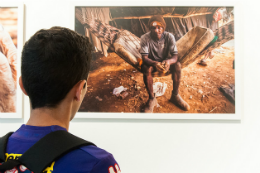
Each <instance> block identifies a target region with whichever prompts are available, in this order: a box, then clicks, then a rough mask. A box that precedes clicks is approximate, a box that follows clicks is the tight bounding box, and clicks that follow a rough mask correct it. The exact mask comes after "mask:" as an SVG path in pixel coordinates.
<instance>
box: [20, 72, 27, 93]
mask: <svg viewBox="0 0 260 173" xmlns="http://www.w3.org/2000/svg"><path fill="white" fill-rule="evenodd" d="M19 85H20V88H21V90H22V91H23V93H24V94H25V95H27V96H28V94H27V92H26V91H25V89H24V87H23V81H22V76H20V77H19Z"/></svg>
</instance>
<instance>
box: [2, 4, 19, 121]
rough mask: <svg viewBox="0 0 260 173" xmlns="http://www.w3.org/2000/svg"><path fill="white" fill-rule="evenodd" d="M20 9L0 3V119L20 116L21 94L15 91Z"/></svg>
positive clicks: (17, 71) (16, 6) (17, 73)
mask: <svg viewBox="0 0 260 173" xmlns="http://www.w3.org/2000/svg"><path fill="white" fill-rule="evenodd" d="M20 8H22V7H21V5H20V7H19V5H13V4H11V5H6V4H2V3H0V118H13V117H21V115H22V112H21V106H22V100H21V94H20V92H19V91H18V89H17V88H18V77H19V69H20V68H19V65H20V63H19V57H18V51H17V50H18V48H21V46H22V45H20V42H21V40H19V39H21V36H20V37H18V33H19V32H21V31H18V30H19V29H20V28H21V30H22V27H21V26H20V28H19V27H18V26H19V25H20V24H18V23H21V21H22V20H23V19H22V17H23V16H19V14H20V13H21V9H20ZM18 18H19V20H18ZM20 20H21V21H20ZM18 28H19V29H18ZM18 43H19V44H18Z"/></svg>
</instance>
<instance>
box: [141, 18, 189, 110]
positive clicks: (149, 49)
mask: <svg viewBox="0 0 260 173" xmlns="http://www.w3.org/2000/svg"><path fill="white" fill-rule="evenodd" d="M148 24H149V28H150V32H148V33H146V34H144V35H142V36H141V43H140V44H141V48H140V53H141V55H142V60H143V64H142V66H141V70H142V73H143V80H144V83H145V86H146V89H147V91H148V94H149V100H148V103H147V105H146V107H145V112H147V113H152V112H153V108H154V106H155V105H157V101H156V98H155V95H154V93H153V77H152V73H153V72H155V71H158V72H160V73H167V72H168V71H169V73H171V74H172V80H173V90H172V96H171V99H170V101H171V102H172V103H174V104H176V105H177V106H179V107H180V108H182V109H183V110H186V111H187V110H189V109H190V106H189V105H188V103H186V102H185V101H184V100H183V99H182V98H181V96H180V95H179V94H178V90H179V85H180V78H181V63H180V62H179V61H178V51H177V47H176V41H175V38H174V36H173V35H172V34H171V33H169V32H166V31H164V30H165V27H166V23H165V21H164V19H163V17H162V16H158V15H156V16H153V17H151V18H150V20H149V22H148Z"/></svg>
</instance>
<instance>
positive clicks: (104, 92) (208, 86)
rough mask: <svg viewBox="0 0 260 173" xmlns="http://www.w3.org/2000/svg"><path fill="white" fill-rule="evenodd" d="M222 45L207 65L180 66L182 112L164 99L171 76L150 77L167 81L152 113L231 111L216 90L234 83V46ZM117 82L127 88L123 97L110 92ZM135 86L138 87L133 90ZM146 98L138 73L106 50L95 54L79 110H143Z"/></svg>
mask: <svg viewBox="0 0 260 173" xmlns="http://www.w3.org/2000/svg"><path fill="white" fill-rule="evenodd" d="M222 48H223V50H224V51H225V54H221V53H215V56H214V58H213V59H207V63H208V65H207V66H201V65H198V64H197V62H194V63H192V64H190V65H189V66H188V67H186V68H184V69H182V78H181V84H180V87H179V94H180V95H181V96H182V98H183V99H184V100H186V101H187V102H188V104H189V105H190V107H191V109H190V110H189V111H183V110H181V109H180V108H179V107H177V106H175V105H174V104H172V103H171V102H169V101H168V100H169V99H170V97H171V91H172V80H171V76H166V77H154V78H153V79H154V82H157V81H158V82H162V83H163V82H166V83H167V89H166V92H165V94H164V95H163V96H161V97H157V101H158V104H159V105H160V107H155V109H154V112H155V113H235V105H233V104H232V103H231V102H230V101H229V100H228V99H227V98H226V97H225V96H224V95H223V94H222V93H221V92H220V91H219V87H220V86H221V85H228V84H234V83H235V70H234V69H233V60H234V48H233V47H224V46H222ZM198 61H199V60H198ZM121 85H122V86H124V87H125V88H128V89H127V92H128V93H129V95H128V96H127V97H126V98H125V99H120V98H117V97H116V96H114V95H113V94H112V91H113V89H114V88H116V87H119V86H121ZM137 86H140V88H141V89H136V87H137ZM97 96H98V97H99V98H101V99H102V101H101V99H99V98H97ZM147 100H148V94H147V91H146V89H145V85H144V82H143V75H142V73H140V72H138V71H137V70H136V69H135V68H133V67H132V66H131V65H129V64H128V63H126V62H125V61H124V60H123V59H121V58H120V57H119V56H118V55H117V54H116V53H109V55H108V57H105V56H103V55H102V54H100V53H95V57H94V58H93V61H92V67H91V72H90V76H89V79H88V91H87V94H86V96H85V98H84V100H83V102H82V105H81V107H80V110H79V111H80V112H143V109H144V106H145V104H146V102H147Z"/></svg>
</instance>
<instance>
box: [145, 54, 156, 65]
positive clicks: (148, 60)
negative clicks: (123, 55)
mask: <svg viewBox="0 0 260 173" xmlns="http://www.w3.org/2000/svg"><path fill="white" fill-rule="evenodd" d="M142 59H143V63H144V64H146V65H148V66H154V67H156V64H157V63H158V62H157V61H153V60H151V59H150V58H148V55H142Z"/></svg>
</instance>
